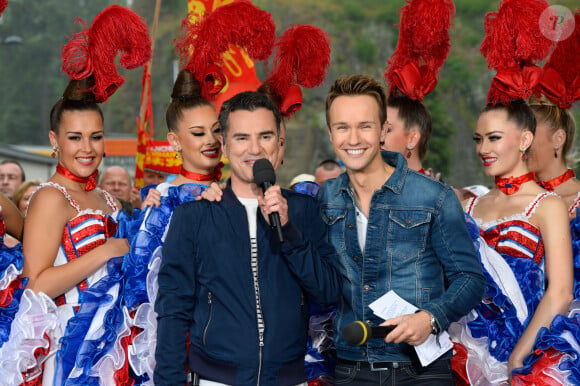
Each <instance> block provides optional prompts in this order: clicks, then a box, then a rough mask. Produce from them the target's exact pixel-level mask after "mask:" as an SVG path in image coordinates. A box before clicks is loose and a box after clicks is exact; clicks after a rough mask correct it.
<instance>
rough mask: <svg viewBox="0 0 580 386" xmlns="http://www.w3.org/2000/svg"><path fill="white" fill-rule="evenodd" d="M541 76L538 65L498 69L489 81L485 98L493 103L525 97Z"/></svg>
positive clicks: (530, 94) (529, 94) (529, 93)
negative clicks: (489, 84)
mask: <svg viewBox="0 0 580 386" xmlns="http://www.w3.org/2000/svg"><path fill="white" fill-rule="evenodd" d="M541 76H542V69H541V68H540V67H538V66H526V67H524V69H523V70H521V69H519V68H517V69H505V70H501V71H498V73H497V74H496V75H495V77H494V78H493V80H492V82H491V87H490V89H489V93H488V96H487V99H488V101H493V102H495V103H497V102H500V103H507V102H509V101H510V100H515V99H527V98H529V97H530V96H532V93H533V91H534V88H535V87H536V86H537V85H538V83H539V81H540V78H541Z"/></svg>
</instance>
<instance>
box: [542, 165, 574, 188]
mask: <svg viewBox="0 0 580 386" xmlns="http://www.w3.org/2000/svg"><path fill="white" fill-rule="evenodd" d="M574 177H576V173H574V170H572V169H568V170H566V172H565V173H564V174H562V175H561V176H558V177H556V178H554V179H551V180H549V181H538V184H540V186H541V187H542V188H544V189H546V190H547V191H550V192H553V191H554V188H556V186H558V185H561V184H563V183H564V182H566V181H568V180H569V179H570V178H574Z"/></svg>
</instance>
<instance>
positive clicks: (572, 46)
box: [536, 9, 580, 109]
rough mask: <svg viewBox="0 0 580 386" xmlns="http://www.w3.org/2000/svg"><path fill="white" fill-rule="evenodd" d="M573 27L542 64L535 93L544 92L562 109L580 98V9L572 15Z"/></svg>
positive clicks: (570, 105)
mask: <svg viewBox="0 0 580 386" xmlns="http://www.w3.org/2000/svg"><path fill="white" fill-rule="evenodd" d="M574 21H575V28H574V32H573V33H572V35H570V36H569V37H568V38H567V39H565V40H562V41H561V42H559V43H558V45H557V46H556V49H555V50H554V52H553V53H552V55H551V56H550V59H549V60H548V62H547V63H546V65H544V71H543V74H542V78H541V79H540V83H539V84H538V86H537V88H536V94H539V93H542V94H544V95H545V96H546V97H547V98H548V99H550V101H552V102H553V103H554V104H556V105H558V106H560V108H563V109H569V108H570V107H572V103H574V102H575V101H577V100H580V58H579V57H578V53H579V52H580V9H578V10H577V11H576V13H575V15H574Z"/></svg>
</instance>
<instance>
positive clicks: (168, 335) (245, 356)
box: [155, 186, 342, 385]
mask: <svg viewBox="0 0 580 386" xmlns="http://www.w3.org/2000/svg"><path fill="white" fill-rule="evenodd" d="M282 194H283V195H284V197H285V198H286V200H287V202H288V208H289V209H288V212H289V219H290V220H289V222H288V223H287V224H286V225H285V226H284V227H283V235H284V239H285V241H284V243H283V244H280V243H279V242H278V240H277V238H276V235H275V233H274V232H273V231H272V230H271V229H270V227H269V226H268V224H267V223H266V221H265V219H264V218H263V216H262V215H261V214H258V221H257V242H258V266H259V273H258V277H259V279H258V281H259V290H260V300H261V306H262V311H263V317H264V324H265V333H264V341H263V346H260V342H259V336H258V327H257V315H256V298H255V293H254V283H253V276H252V270H251V266H250V236H249V231H248V220H247V215H246V209H245V207H244V206H243V205H242V204H241V203H240V202H239V200H238V199H237V198H236V196H235V195H234V193H233V191H232V190H231V188H230V187H229V186H228V187H227V188H226V189H225V190H224V195H223V198H222V201H221V202H208V201H205V200H202V201H196V202H191V203H187V204H184V205H182V206H180V207H178V208H177V209H176V210H175V212H174V214H173V219H172V221H171V225H170V227H169V231H168V234H167V238H166V240H165V244H164V246H163V261H162V264H161V268H160V272H159V277H158V280H159V294H158V297H157V301H156V303H155V311H156V312H157V314H158V336H157V351H156V360H157V367H156V369H155V384H156V385H183V384H184V382H185V379H186V374H185V371H184V367H185V353H186V348H185V347H186V332H187V330H189V336H190V338H191V347H190V350H189V366H190V369H191V370H192V371H195V372H196V373H198V374H200V375H201V377H202V378H205V379H209V380H213V381H217V382H221V383H226V384H239V385H250V384H252V385H256V384H258V382H259V383H260V384H262V385H273V384H276V385H278V384H279V385H295V384H298V383H300V382H303V381H305V379H306V377H305V374H304V353H305V349H306V337H307V322H308V314H307V309H306V306H305V301H306V300H312V301H313V302H317V303H320V304H330V303H334V302H337V301H338V299H339V297H340V292H341V281H342V276H341V270H340V263H339V261H338V258H337V255H336V252H335V250H334V248H333V247H332V246H331V245H330V244H328V239H327V233H326V226H325V224H324V222H323V221H322V219H321V217H320V208H319V204H318V202H317V201H316V200H315V199H314V198H312V197H308V196H305V195H302V194H297V193H294V192H291V191H286V190H283V193H282Z"/></svg>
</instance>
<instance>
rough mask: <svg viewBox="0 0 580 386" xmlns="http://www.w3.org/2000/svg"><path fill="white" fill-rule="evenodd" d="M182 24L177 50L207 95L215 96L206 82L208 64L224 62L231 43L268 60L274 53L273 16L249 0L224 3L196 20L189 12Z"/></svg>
mask: <svg viewBox="0 0 580 386" xmlns="http://www.w3.org/2000/svg"><path fill="white" fill-rule="evenodd" d="M181 28H182V32H181V34H180V36H179V37H178V38H177V39H175V46H176V52H177V53H178V55H179V56H180V58H181V64H182V66H185V67H186V68H187V69H188V70H189V71H191V73H192V74H194V75H195V78H196V79H197V80H198V81H199V82H200V84H201V85H202V96H203V97H204V98H211V97H212V95H211V93H210V92H208V90H207V86H206V85H207V84H208V82H207V80H206V76H207V75H208V74H206V68H207V67H208V66H209V65H211V64H218V65H219V64H221V63H222V54H223V53H224V52H225V51H227V50H228V47H229V45H230V44H235V45H237V46H240V47H242V48H245V49H246V50H247V52H248V55H249V56H250V57H251V58H252V59H254V60H265V59H266V58H268V57H269V56H270V54H271V53H272V47H273V44H274V39H275V38H276V26H275V25H274V21H273V20H272V16H271V15H270V14H269V13H268V12H266V11H262V10H261V9H259V8H257V7H256V6H254V5H252V4H251V3H250V2H249V1H237V2H234V3H230V4H227V5H224V6H221V7H219V8H217V9H216V10H215V11H213V12H211V13H208V14H206V15H205V16H204V17H203V18H202V19H201V20H199V21H198V22H197V23H195V24H192V23H191V22H190V17H189V16H188V17H186V18H185V19H184V20H183V22H182V26H181ZM211 83H213V82H211ZM212 87H213V86H212ZM218 91H219V90H218ZM214 92H215V88H214Z"/></svg>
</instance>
